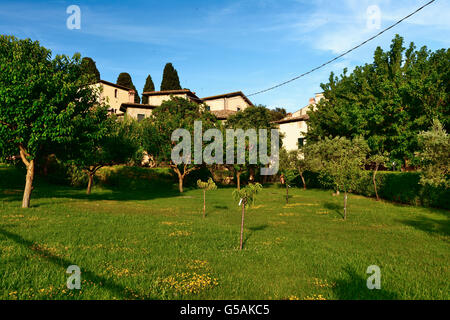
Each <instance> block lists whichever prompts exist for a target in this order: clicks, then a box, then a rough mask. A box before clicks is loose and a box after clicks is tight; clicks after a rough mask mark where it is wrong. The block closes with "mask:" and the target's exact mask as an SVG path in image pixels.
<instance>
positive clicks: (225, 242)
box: [0, 167, 450, 299]
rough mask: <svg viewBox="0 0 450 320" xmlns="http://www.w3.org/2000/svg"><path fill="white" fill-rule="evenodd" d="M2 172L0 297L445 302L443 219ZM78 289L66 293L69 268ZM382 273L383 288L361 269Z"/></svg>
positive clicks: (440, 214) (320, 194)
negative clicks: (27, 179)
mask: <svg viewBox="0 0 450 320" xmlns="http://www.w3.org/2000/svg"><path fill="white" fill-rule="evenodd" d="M23 180H24V177H23V176H22V175H21V174H19V173H18V172H17V171H14V170H12V169H10V168H5V167H3V168H2V167H0V200H1V202H0V275H1V277H0V299H16V298H19V299H54V298H57V299H74V298H75V299H112V298H117V299H123V298H130V299H141V298H146V299H177V298H189V299H197V298H199V299H289V298H291V299H295V298H300V299H303V298H313V299H318V298H321V297H323V298H326V299H405V298H406V299H423V298H426V299H449V298H450V296H449V292H450V290H449V289H450V285H449V278H450V277H449V275H450V273H449V261H450V259H449V257H450V250H449V248H450V246H449V234H450V227H449V212H448V211H443V210H435V209H429V208H420V207H410V206H400V205H395V204H392V203H387V202H376V201H374V200H372V199H368V198H364V197H360V196H354V195H351V196H350V198H349V217H348V220H347V221H343V220H342V218H341V216H340V212H341V211H342V209H341V208H342V206H341V202H342V197H332V196H331V192H327V191H320V190H307V191H303V190H300V189H291V195H292V197H291V198H290V204H289V205H286V204H285V200H284V192H285V190H284V189H280V188H277V187H270V188H266V189H264V191H263V192H262V193H261V195H260V196H259V198H258V200H257V203H256V207H255V208H253V209H250V210H249V211H248V214H247V216H246V228H245V234H244V236H245V244H244V248H245V249H244V250H243V251H242V252H239V251H238V250H237V248H238V244H239V226H240V210H239V208H238V206H237V203H235V202H234V201H233V200H232V197H231V192H232V189H230V188H222V189H219V190H217V191H211V192H208V193H207V217H206V219H202V217H201V215H202V214H201V212H202V211H201V210H202V204H203V202H202V198H201V197H202V193H201V191H199V190H190V191H187V192H185V194H183V195H181V196H180V195H178V194H177V193H176V192H175V191H172V190H174V189H170V190H167V188H164V187H160V188H155V187H154V186H152V187H147V184H145V183H143V187H142V189H141V190H131V189H128V190H121V191H118V190H115V191H113V190H108V189H100V188H94V192H93V194H92V195H91V196H90V197H86V195H85V194H84V190H77V189H73V188H67V187H57V186H51V185H47V184H44V183H40V184H38V186H37V188H36V190H35V191H34V193H33V196H32V206H33V208H31V209H29V210H22V209H20V203H21V202H20V199H21V192H22V190H21V187H22V181H23ZM72 264H76V265H78V266H80V267H81V270H82V279H83V282H82V290H81V291H80V292H78V291H76V290H74V291H70V290H68V289H67V288H66V284H65V283H66V279H67V277H68V275H67V274H66V273H65V270H66V268H67V267H68V266H69V265H72ZM372 264H376V265H378V266H380V268H381V273H382V276H381V279H382V284H381V286H382V290H368V289H367V287H366V279H367V277H368V275H366V273H365V272H366V269H367V267H368V266H369V265H372Z"/></svg>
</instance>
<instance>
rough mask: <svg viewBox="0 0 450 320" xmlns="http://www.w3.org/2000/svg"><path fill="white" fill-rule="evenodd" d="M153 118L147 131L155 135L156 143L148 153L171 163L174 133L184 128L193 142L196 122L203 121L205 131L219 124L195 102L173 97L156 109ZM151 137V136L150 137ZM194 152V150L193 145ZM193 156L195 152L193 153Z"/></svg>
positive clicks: (153, 143) (151, 145)
mask: <svg viewBox="0 0 450 320" xmlns="http://www.w3.org/2000/svg"><path fill="white" fill-rule="evenodd" d="M152 115H153V117H152V118H151V120H148V121H149V123H147V125H148V128H147V130H148V131H149V132H150V133H151V134H153V136H154V139H155V141H156V142H151V144H149V145H148V150H147V152H149V153H151V154H153V155H155V156H156V157H157V158H158V159H159V161H164V162H170V160H171V159H170V158H171V152H172V148H173V146H174V143H173V142H172V141H171V136H172V132H173V131H175V130H176V129H179V128H184V129H186V130H188V131H189V132H190V133H191V136H192V137H191V141H192V142H193V133H194V122H195V121H201V122H202V128H203V131H205V130H207V129H210V128H213V127H214V126H216V124H217V118H216V117H215V116H214V115H213V114H212V113H210V112H207V111H204V110H203V109H202V108H201V106H200V105H199V104H197V103H195V102H192V101H189V100H186V99H183V98H179V97H172V98H171V99H170V100H167V101H164V102H163V103H162V104H161V106H159V107H157V108H155V109H154V110H153V113H152ZM152 126H153V127H152ZM149 137H150V136H149ZM191 145H192V150H193V147H194V146H193V145H194V144H193V143H191ZM191 154H192V155H193V152H191Z"/></svg>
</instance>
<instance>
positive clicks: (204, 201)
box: [203, 190, 206, 218]
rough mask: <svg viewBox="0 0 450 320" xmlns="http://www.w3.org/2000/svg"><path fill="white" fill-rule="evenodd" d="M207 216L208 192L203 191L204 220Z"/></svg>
mask: <svg viewBox="0 0 450 320" xmlns="http://www.w3.org/2000/svg"><path fill="white" fill-rule="evenodd" d="M205 216H206V190H203V218H204V217H205Z"/></svg>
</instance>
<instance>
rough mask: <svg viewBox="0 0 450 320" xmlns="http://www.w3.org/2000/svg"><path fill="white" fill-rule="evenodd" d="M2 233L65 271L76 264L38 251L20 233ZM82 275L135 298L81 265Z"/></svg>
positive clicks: (46, 252)
mask: <svg viewBox="0 0 450 320" xmlns="http://www.w3.org/2000/svg"><path fill="white" fill-rule="evenodd" d="M0 234H1V235H3V236H5V237H6V238H8V239H10V240H12V241H14V242H15V243H17V244H19V245H21V246H23V247H24V248H26V249H28V250H29V251H30V252H31V253H33V254H34V255H39V256H40V257H41V258H44V259H46V260H47V261H49V262H51V263H53V264H54V265H56V266H58V267H61V268H63V269H64V272H65V270H66V269H67V267H69V266H70V265H76V263H74V262H71V261H69V260H67V259H65V258H61V257H58V256H55V255H54V254H52V253H51V252H50V251H48V250H46V249H44V248H39V250H38V251H37V250H34V249H33V248H35V247H36V245H38V243H35V242H33V241H30V240H26V239H24V238H22V237H21V236H20V235H18V234H15V233H11V232H9V231H7V230H4V229H2V228H0ZM81 277H82V279H83V280H88V281H92V282H93V283H95V284H97V285H98V284H100V283H102V286H101V288H103V289H106V290H108V291H110V292H111V293H112V294H114V295H116V296H117V297H118V298H122V299H135V298H134V296H133V294H132V293H130V292H127V290H126V289H125V287H123V286H121V285H119V284H117V283H115V282H114V281H112V280H111V279H108V278H104V277H102V276H99V275H97V274H95V273H94V272H92V271H90V270H87V269H86V268H83V267H81ZM144 298H145V299H154V298H153V297H150V296H145V297H144Z"/></svg>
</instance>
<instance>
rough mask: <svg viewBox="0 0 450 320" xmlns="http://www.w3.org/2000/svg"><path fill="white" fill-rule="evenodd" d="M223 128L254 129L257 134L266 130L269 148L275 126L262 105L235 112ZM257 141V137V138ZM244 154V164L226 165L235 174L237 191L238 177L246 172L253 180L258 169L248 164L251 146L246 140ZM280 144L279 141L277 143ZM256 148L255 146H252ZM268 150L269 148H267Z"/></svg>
mask: <svg viewBox="0 0 450 320" xmlns="http://www.w3.org/2000/svg"><path fill="white" fill-rule="evenodd" d="M225 127H226V128H227V129H234V130H236V129H243V130H248V129H254V130H256V132H257V133H258V130H259V129H266V130H267V133H268V137H267V144H268V145H269V146H270V144H271V135H270V130H271V129H275V124H273V123H272V115H271V110H269V109H268V108H266V107H265V106H263V105H258V106H251V107H248V108H246V109H245V110H243V111H240V112H236V113H235V114H233V115H231V116H230V117H229V118H228V119H227V122H226V124H225ZM258 139H259V136H258ZM245 143H246V148H245V150H246V152H245V164H237V161H235V162H234V163H235V164H233V165H227V166H228V167H229V169H231V170H233V171H234V172H235V174H236V180H237V186H238V189H239V188H240V185H241V181H240V177H241V175H242V174H243V173H244V172H246V171H247V170H248V171H249V172H250V177H249V179H250V181H252V180H253V179H254V175H255V171H256V168H257V167H259V165H260V164H259V163H258V164H249V150H250V148H252V146H250V145H249V141H248V139H246V142H245ZM279 143H281V140H280V141H279ZM257 144H259V140H258V141H257ZM236 147H237V146H236V144H235V155H236ZM253 147H256V146H253ZM268 149H270V148H268Z"/></svg>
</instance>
